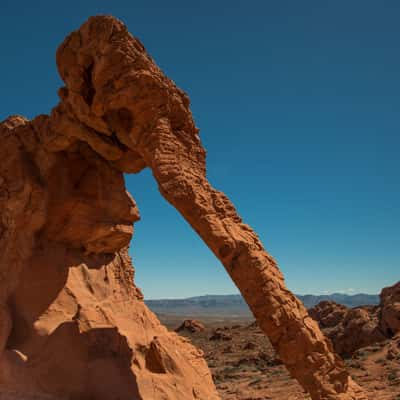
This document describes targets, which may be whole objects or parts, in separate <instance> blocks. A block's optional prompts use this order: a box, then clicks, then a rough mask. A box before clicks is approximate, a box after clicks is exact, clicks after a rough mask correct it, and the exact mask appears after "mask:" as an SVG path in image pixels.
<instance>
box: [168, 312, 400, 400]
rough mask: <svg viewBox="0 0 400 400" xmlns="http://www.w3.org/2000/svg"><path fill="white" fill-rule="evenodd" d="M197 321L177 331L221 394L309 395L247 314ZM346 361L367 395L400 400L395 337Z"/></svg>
mask: <svg viewBox="0 0 400 400" xmlns="http://www.w3.org/2000/svg"><path fill="white" fill-rule="evenodd" d="M160 318H161V320H162V322H163V323H164V324H165V325H167V326H168V328H169V329H171V330H174V329H176V328H177V327H178V326H179V325H180V323H181V322H182V319H180V318H179V317H177V316H160ZM200 322H201V323H202V324H203V325H204V330H198V329H196V327H191V326H190V324H189V326H188V327H187V328H185V329H183V330H180V332H179V334H180V335H183V336H185V337H187V338H188V340H190V341H191V342H192V343H193V344H194V345H195V346H197V347H198V348H200V349H202V350H203V352H204V355H205V358H206V360H207V363H208V365H209V367H210V369H211V371H212V373H213V378H214V381H215V384H216V386H217V389H218V391H219V394H220V396H221V399H222V400H269V399H271V400H306V399H310V397H309V396H308V395H307V394H306V393H304V391H303V389H302V388H301V387H300V385H299V384H298V383H297V382H296V381H295V380H294V379H292V378H291V377H290V375H289V373H288V371H287V370H286V368H285V367H284V366H283V365H282V363H281V362H280V361H279V359H278V358H277V356H276V354H275V352H274V350H273V348H272V346H271V344H270V343H269V341H268V339H267V338H266V336H265V335H264V334H263V333H262V332H261V330H260V329H259V328H258V327H257V325H256V324H255V323H254V322H253V321H252V320H249V319H244V318H241V319H217V318H215V319H213V318H209V317H208V318H204V319H201V320H200ZM193 331H194V332H193ZM345 362H346V365H347V367H348V369H349V371H350V373H351V375H352V376H353V378H354V379H355V380H356V381H357V382H358V383H359V384H360V385H361V386H362V387H363V388H364V390H365V391H366V392H367V394H368V396H369V399H370V400H400V337H398V338H397V339H393V340H387V341H383V342H381V343H378V344H374V345H372V346H368V347H364V348H361V349H359V350H357V351H356V352H355V353H354V354H353V356H352V357H349V358H348V359H346V360H345Z"/></svg>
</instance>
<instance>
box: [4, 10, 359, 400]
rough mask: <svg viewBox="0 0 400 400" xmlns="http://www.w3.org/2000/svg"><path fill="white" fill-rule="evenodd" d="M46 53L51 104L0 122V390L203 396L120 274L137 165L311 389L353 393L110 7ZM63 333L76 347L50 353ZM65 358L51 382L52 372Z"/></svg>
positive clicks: (172, 98)
mask: <svg viewBox="0 0 400 400" xmlns="http://www.w3.org/2000/svg"><path fill="white" fill-rule="evenodd" d="M57 65H58V69H59V72H60V75H61V77H62V79H63V80H64V82H65V85H66V86H65V87H64V88H62V89H60V91H59V95H60V98H61V102H60V103H59V104H58V106H57V107H55V108H54V109H53V111H52V112H51V115H50V116H39V117H37V118H35V119H34V120H33V121H26V120H24V119H22V118H20V117H12V118H9V119H8V120H7V121H6V122H4V123H3V124H2V125H1V126H0V137H1V140H2V143H3V144H4V145H3V148H2V149H1V150H0V154H1V155H2V161H1V164H0V191H1V196H0V210H1V213H2V220H1V225H0V228H1V229H0V235H1V236H0V251H1V254H0V257H1V258H0V262H1V263H0V288H1V293H0V295H1V297H0V307H1V309H0V311H1V314H0V318H1V323H2V325H1V326H0V354H1V353H2V355H1V358H0V391H1V390H3V392H5V391H6V390H8V391H13V390H14V391H15V390H17V389H16V388H20V389H19V390H23V391H24V393H25V394H26V393H28V392H32V393H34V392H36V391H37V390H38V387H40V388H41V389H43V390H44V392H43V393H47V394H52V395H55V396H56V395H59V394H65V393H68V395H69V396H71V398H84V396H87V398H90V396H95V397H96V399H103V398H104V399H106V398H107V399H109V398H110V397H107V391H110V390H111V389H110V388H111V387H112V386H111V385H114V386H115V387H118V390H119V391H120V393H118V396H120V398H121V399H125V398H126V399H128V398H132V396H134V397H133V398H138V399H150V398H151V399H173V398H177V399H191V398H194V399H196V398H197V399H210V400H212V399H216V398H218V396H217V394H216V392H215V389H214V386H213V385H212V382H211V377H210V374H209V371H208V369H207V367H206V365H205V363H204V360H203V359H202V358H201V357H200V356H199V354H198V353H197V352H196V351H195V349H194V348H193V347H192V346H191V345H190V344H188V343H187V342H185V341H183V339H181V338H179V337H177V336H176V335H174V334H171V333H168V332H167V331H166V330H165V329H164V328H163V327H161V326H160V325H159V323H158V321H157V320H156V318H155V317H154V316H153V315H152V314H151V313H150V312H149V311H148V310H147V308H146V307H145V306H144V304H143V302H141V294H140V291H139V290H138V289H137V288H136V287H135V286H134V285H133V282H132V279H131V275H130V273H129V270H130V260H129V257H128V256H127V252H126V248H127V246H128V244H129V241H130V238H131V236H132V233H133V230H132V223H133V222H134V221H135V220H137V219H138V217H139V215H138V211H137V208H136V205H135V203H134V201H133V200H132V199H131V197H130V196H129V195H128V194H127V193H126V191H125V188H124V184H123V177H122V173H137V172H139V171H141V170H142V169H143V168H145V167H149V168H151V170H152V172H153V175H154V178H155V179H156V181H157V182H158V185H159V190H160V192H161V194H162V195H163V196H164V197H165V198H166V199H167V201H169V202H170V203H171V204H172V205H173V206H174V207H175V208H176V209H177V210H178V211H179V212H180V213H181V214H182V215H183V217H184V218H185V219H186V220H187V221H188V222H189V223H190V225H191V226H192V227H193V229H194V230H195V231H196V232H197V233H198V234H199V235H200V236H201V237H202V239H203V240H204V241H205V243H206V244H207V245H208V246H209V248H210V249H211V250H212V251H213V252H214V254H215V255H216V257H218V258H219V259H220V260H221V262H222V263H223V265H224V266H225V268H226V270H227V272H228V274H229V275H230V276H231V278H232V279H233V281H234V282H235V284H236V285H237V286H238V288H239V289H240V291H241V293H242V295H243V297H244V298H245V300H246V301H247V303H248V304H249V306H250V308H251V310H252V312H253V313H254V316H255V317H256V319H257V321H258V323H259V325H260V327H261V329H262V330H263V331H264V332H265V333H266V334H267V335H268V337H269V338H270V340H271V342H272V344H273V345H274V347H275V348H276V350H277V352H278V353H279V356H280V358H281V359H282V361H283V362H284V363H285V365H286V366H287V368H288V369H289V371H290V372H291V374H292V375H293V376H294V377H295V378H296V379H297V380H298V381H299V382H300V383H301V385H302V386H303V387H304V388H305V389H306V390H307V391H309V392H310V394H311V396H312V398H313V399H314V400H317V399H318V400H321V399H329V400H339V399H340V400H350V399H352V400H359V399H363V398H364V396H363V394H362V392H361V390H360V389H359V387H358V386H357V385H356V384H355V383H354V382H353V381H352V379H351V378H350V377H349V375H348V373H347V372H346V370H345V367H344V364H343V362H342V361H341V360H340V359H339V358H338V357H337V356H336V355H335V354H334V353H333V351H332V348H331V344H330V342H329V341H327V340H326V339H325V337H324V336H323V334H322V333H321V331H320V329H319V328H318V325H317V323H316V322H314V321H313V320H312V319H311V318H310V317H309V316H308V314H307V311H306V309H305V308H304V306H303V305H302V303H301V302H300V301H299V300H298V299H297V298H296V297H295V296H294V295H293V294H292V293H291V292H290V291H289V290H288V289H287V288H286V286H285V283H284V279H283V276H282V274H281V272H280V271H279V269H278V267H277V265H276V263H275V261H274V260H273V258H272V257H271V256H270V255H269V254H268V253H267V252H266V251H265V250H264V248H263V245H262V243H261V242H260V240H259V239H258V237H257V236H256V234H255V233H254V232H253V231H252V229H251V228H250V227H249V226H247V225H245V224H244V223H243V222H242V220H241V218H240V217H239V216H238V214H237V213H236V210H235V208H234V206H233V205H232V203H231V202H230V201H229V199H228V198H227V197H226V196H225V195H224V194H223V193H221V192H219V191H217V190H215V189H214V188H213V187H212V186H211V185H210V184H209V182H208V181H207V178H206V165H205V151H204V149H203V147H202V146H201V142H200V139H199V136H198V129H197V128H196V127H195V125H194V122H193V119H192V115H191V113H190V110H189V99H188V97H187V95H186V94H185V93H184V92H182V91H181V90H180V89H179V88H177V87H176V86H175V84H174V83H173V82H172V81H171V80H169V79H168V78H166V77H165V76H164V75H163V73H162V72H161V71H160V69H159V68H158V67H157V66H156V65H155V63H154V62H153V60H152V59H151V58H150V57H149V56H148V55H147V54H146V51H145V49H144V47H143V46H142V44H141V43H140V42H139V41H138V40H137V39H135V38H133V37H132V36H131V35H130V34H129V33H128V32H127V30H126V28H125V26H124V25H123V24H122V23H121V22H119V21H118V20H116V19H114V18H112V17H93V18H90V19H89V20H88V21H87V22H86V23H85V24H84V25H83V26H82V27H81V28H80V29H79V31H76V32H73V33H72V34H71V35H69V36H68V37H67V38H66V40H65V41H64V43H63V44H62V45H61V46H60V48H59V49H58V52H57ZM35 274H36V275H35ZM38 277H39V278H40V279H41V280H42V281H41V282H40V285H37V284H36V283H37V280H38V279H39V278H38ZM35 282H36V283H35ZM35 296H39V298H38V299H37V298H35ZM132 304H134V305H132ZM128 321H130V322H128ZM132 321H133V322H132ZM68 345H70V346H71V348H72V347H74V348H77V349H78V350H76V351H71V354H69V353H68V352H66V351H65V349H64V350H63V351H61V352H60V354H58V355H57V354H54V351H55V349H57V348H59V347H60V346H61V347H62V346H64V347H65V346H68ZM177 347H179V349H180V352H179V354H178V356H176V355H175V353H176V352H174V351H173V349H176V348H177ZM38 348H39V349H41V351H42V353H38V351H37V349H38ZM62 362H64V363H65V368H64V369H61V370H59V369H58V370H57V368H55V365H59V364H60V363H62ZM88 365H90V368H88ZM104 368H106V371H107V378H104V379H105V380H102V379H101V378H102V375H101V374H102V373H101V371H102V370H104ZM71 369H73V370H74V371H75V372H76V373H75V374H73V376H74V378H73V380H72V383H71V384H70V385H69V387H66V385H65V384H63V382H62V378H61V377H60V376H59V375H60V374H61V372H66V371H71ZM77 371H78V372H77ZM116 371H119V372H116ZM121 371H122V372H121ZM79 374H81V375H83V376H84V377H85V379H84V380H82V378H81V377H80V376H79ZM103 374H104V372H103ZM155 376H156V378H155ZM113 379H114V381H113V382H110V380H111V381H112V380H113ZM107 380H108V382H107ZM21 381H22V383H21ZM99 382H101V385H100V388H97V387H96V383H97V384H98V383H99ZM38 385H39V386H38ZM21 388H22V389H21ZM129 391H130V396H131V397H129ZM109 393H111V392H108V394H109ZM74 396H75V397H74ZM79 396H80V397H79Z"/></svg>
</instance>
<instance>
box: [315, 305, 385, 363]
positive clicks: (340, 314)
mask: <svg viewBox="0 0 400 400" xmlns="http://www.w3.org/2000/svg"><path fill="white" fill-rule="evenodd" d="M310 315H311V316H312V317H313V318H314V319H315V320H316V321H318V322H319V324H320V326H321V328H323V329H324V332H325V334H326V335H327V336H328V337H329V338H330V339H331V341H332V344H333V347H334V349H335V351H336V352H337V353H338V354H340V355H341V356H344V357H349V356H351V355H352V354H353V353H354V351H356V350H358V349H360V348H362V347H366V346H370V345H372V344H375V343H378V342H382V341H384V340H385V339H386V336H385V335H384V334H383V332H382V331H381V330H380V328H379V307H370V306H368V307H367V306H366V307H356V308H347V307H345V306H343V305H340V304H337V303H335V302H332V301H324V302H321V303H319V304H318V305H317V306H315V307H314V308H312V309H311V310H310Z"/></svg>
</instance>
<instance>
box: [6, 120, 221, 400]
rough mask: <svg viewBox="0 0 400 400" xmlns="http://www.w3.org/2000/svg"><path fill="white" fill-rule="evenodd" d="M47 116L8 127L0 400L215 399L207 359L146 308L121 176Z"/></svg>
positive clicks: (132, 214)
mask: <svg viewBox="0 0 400 400" xmlns="http://www.w3.org/2000/svg"><path fill="white" fill-rule="evenodd" d="M48 125H49V120H48V117H38V118H37V119H35V120H33V121H32V122H29V121H26V120H24V119H23V118H20V117H12V118H9V119H8V120H7V121H5V122H3V123H2V124H1V125H0V139H1V142H2V147H1V149H0V155H1V160H2V162H1V163H0V176H1V182H2V186H1V202H0V210H1V218H2V219H1V227H2V229H1V232H2V236H1V239H0V254H1V264H0V266H1V269H0V272H1V275H0V277H1V281H0V293H1V295H2V303H1V305H2V309H1V310H2V313H1V325H0V329H1V336H0V338H1V342H0V343H1V348H0V354H1V356H0V398H1V399H3V398H6V396H8V397H9V398H10V399H11V398H12V399H26V398H30V396H36V397H35V399H36V398H38V399H41V398H49V397H48V396H51V397H54V398H57V399H64V398H66V399H71V400H72V399H79V400H83V399H99V400H101V399H104V400H106V399H107V400H111V399H127V400H128V399H129V400H132V399H146V400H147V399H204V400H206V399H217V398H218V396H217V394H216V392H215V389H214V385H213V383H212V380H211V376H210V373H209V371H208V368H207V366H206V364H205V361H204V360H203V358H202V354H201V353H200V352H199V351H198V350H196V349H195V348H194V347H193V346H192V345H190V344H189V343H188V342H187V341H186V340H185V339H183V338H181V337H179V336H177V335H176V334H174V333H169V332H167V330H166V329H165V328H164V327H163V326H161V325H160V323H159V322H158V320H157V318H156V317H155V316H154V314H152V313H151V312H150V311H149V310H148V309H147V307H146V306H145V305H144V303H143V301H142V295H141V293H140V291H139V290H138V289H137V288H136V287H135V286H134V283H133V268H132V264H131V260H130V258H129V256H128V253H127V246H128V244H129V242H130V239H131V236H132V233H133V228H132V224H133V223H134V222H135V221H137V220H138V219H139V213H138V209H137V207H136V205H135V203H134V201H133V199H132V198H131V197H130V196H129V194H128V193H127V192H126V191H125V187H124V180H123V176H122V173H121V172H119V171H118V170H117V169H116V168H113V167H112V166H111V165H110V164H109V163H108V162H107V161H106V160H104V159H103V158H102V157H100V156H99V155H98V154H97V153H96V152H94V151H93V150H92V149H91V148H90V147H89V146H88V145H87V144H86V143H84V142H80V141H77V142H75V143H74V144H72V145H70V146H69V147H68V149H65V150H63V151H52V150H49V148H48V146H47V145H46V144H45V135H46V130H47V129H48Z"/></svg>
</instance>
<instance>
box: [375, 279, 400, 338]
mask: <svg viewBox="0 0 400 400" xmlns="http://www.w3.org/2000/svg"><path fill="white" fill-rule="evenodd" d="M380 317H381V321H380V326H381V329H382V331H383V332H384V333H385V334H386V335H387V336H389V337H391V336H394V335H396V334H397V333H399V332H400V282H397V283H396V284H395V285H393V286H390V287H387V288H384V289H383V290H382V292H381V316H380Z"/></svg>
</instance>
